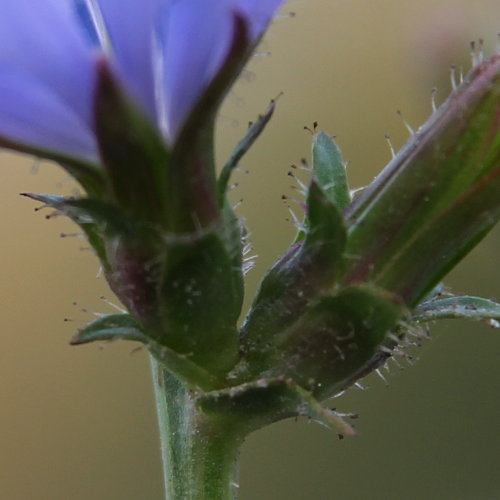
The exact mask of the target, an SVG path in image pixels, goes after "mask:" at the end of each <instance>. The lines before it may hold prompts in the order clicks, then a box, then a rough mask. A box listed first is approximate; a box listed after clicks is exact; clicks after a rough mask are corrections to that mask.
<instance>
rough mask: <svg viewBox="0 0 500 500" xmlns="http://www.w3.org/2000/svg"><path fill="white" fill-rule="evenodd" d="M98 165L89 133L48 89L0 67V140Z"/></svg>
mask: <svg viewBox="0 0 500 500" xmlns="http://www.w3.org/2000/svg"><path fill="white" fill-rule="evenodd" d="M1 139H6V140H10V141H12V142H15V143H18V144H21V145H24V146H29V147H33V148H35V149H38V150H40V151H50V152H57V153H59V154H61V155H65V156H69V157H74V158H80V159H83V160H87V161H90V162H92V163H95V164H98V160H97V158H98V153H97V146H96V144H95V139H94V135H93V133H92V131H91V130H90V129H89V127H88V126H87V125H86V124H85V123H84V122H83V121H82V120H81V117H80V116H78V115H77V114H76V113H75V112H74V111H73V110H72V109H71V108H69V107H68V106H67V105H66V103H65V102H63V101H62V100H61V98H60V96H58V95H57V94H56V93H55V92H54V91H53V90H52V89H51V88H50V87H48V86H46V85H44V84H42V83H40V82H39V81H38V80H36V79H35V78H33V77H32V76H31V75H30V74H29V73H26V72H24V71H19V70H15V69H6V68H5V67H0V140H1Z"/></svg>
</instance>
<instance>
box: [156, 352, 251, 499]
mask: <svg viewBox="0 0 500 500" xmlns="http://www.w3.org/2000/svg"><path fill="white" fill-rule="evenodd" d="M152 369H153V384H154V388H155V395H156V406H157V412H158V420H159V427H160V440H161V454H162V460H163V471H164V480H165V490H166V499H167V500H235V499H236V497H237V489H238V484H237V479H238V465H237V462H238V454H239V448H240V445H241V444H242V441H243V435H242V433H241V432H239V431H238V428H237V426H235V425H234V424H233V423H232V422H231V421H229V419H228V418H225V417H224V416H220V415H212V414H211V415H207V414H204V413H202V412H201V411H200V410H199V409H198V408H197V406H196V399H195V396H194V393H193V392H192V391H190V390H189V389H187V388H186V387H185V386H184V385H183V384H182V383H181V382H180V381H179V379H177V378H176V377H175V376H174V375H172V374H170V373H169V372H167V371H166V370H165V369H164V368H163V366H162V365H161V364H160V363H158V362H157V361H156V360H155V359H153V358H152Z"/></svg>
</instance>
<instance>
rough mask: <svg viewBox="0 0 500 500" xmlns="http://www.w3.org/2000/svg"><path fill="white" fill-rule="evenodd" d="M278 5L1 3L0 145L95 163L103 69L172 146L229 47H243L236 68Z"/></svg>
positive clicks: (245, 1) (165, 0)
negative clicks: (105, 67)
mask: <svg viewBox="0 0 500 500" xmlns="http://www.w3.org/2000/svg"><path fill="white" fill-rule="evenodd" d="M282 3H283V0H2V11H1V16H0V145H3V146H6V147H11V148H14V149H19V150H23V151H29V152H34V153H36V154H39V155H41V156H44V155H45V156H48V157H56V158H57V157H59V158H63V159H64V158H71V159H78V160H79V161H83V162H90V163H92V164H99V163H100V160H99V157H100V155H99V147H98V144H97V140H96V134H95V130H96V124H95V120H96V115H95V91H96V84H97V80H98V72H99V65H100V64H102V61H103V60H104V61H105V62H106V64H108V65H109V67H110V68H111V71H112V73H113V74H114V77H115V79H116V80H117V81H118V82H119V84H120V86H121V87H122V88H123V90H124V91H125V93H126V95H128V96H129V97H130V100H131V101H132V102H133V103H134V104H135V106H136V107H137V108H138V109H139V110H141V111H142V112H143V114H144V115H145V116H146V117H148V118H149V119H150V121H151V122H152V123H153V124H154V125H155V127H156V128H157V129H158V130H159V131H160V133H161V134H162V136H163V138H164V140H165V142H166V144H167V145H169V146H172V144H174V143H175V140H176V139H177V137H178V136H179V134H180V132H181V130H182V128H183V126H184V125H185V124H186V122H187V120H188V119H189V117H190V114H191V113H192V112H193V109H194V108H195V106H196V104H197V103H198V102H199V101H200V99H201V98H202V96H203V94H204V92H205V91H206V90H207V89H208V87H209V86H210V84H211V83H212V82H213V81H214V79H216V78H217V77H218V76H219V75H220V73H221V72H223V71H224V68H225V67H226V66H227V65H228V61H229V60H230V59H231V57H234V45H235V43H236V42H238V43H239V44H240V45H241V44H242V43H243V45H244V47H243V48H244V49H245V50H243V51H242V50H241V47H240V50H239V51H238V55H239V57H240V58H241V59H242V60H241V61H240V62H241V63H242V64H243V63H244V62H245V60H246V57H248V55H249V54H250V53H251V50H252V49H253V48H254V47H255V45H256V44H257V43H258V41H259V39H260V37H261V36H262V34H263V32H264V30H265V28H266V27H267V25H268V24H269V22H270V21H271V19H272V17H273V15H274V14H275V12H276V10H277V9H278V8H279V6H280V5H281V4H282ZM242 37H243V40H242ZM231 68H233V71H234V68H237V69H238V70H239V69H241V65H239V66H238V65H237V64H236V65H235V64H234V61H233V62H232V65H231ZM225 81H232V80H231V79H229V80H225ZM226 91H227V88H224V89H221V96H222V95H223V94H224V93H225V92H226ZM221 96H217V98H219V97H221Z"/></svg>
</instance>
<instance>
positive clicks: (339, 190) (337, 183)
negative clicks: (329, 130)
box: [312, 132, 351, 212]
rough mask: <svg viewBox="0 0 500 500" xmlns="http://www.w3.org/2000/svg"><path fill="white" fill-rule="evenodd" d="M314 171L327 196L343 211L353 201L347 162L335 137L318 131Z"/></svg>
mask: <svg viewBox="0 0 500 500" xmlns="http://www.w3.org/2000/svg"><path fill="white" fill-rule="evenodd" d="M312 158H313V172H314V175H315V177H316V179H317V181H318V184H319V185H320V186H321V187H322V188H323V190H324V192H325V193H326V196H327V197H328V198H329V199H330V201H332V202H333V204H334V205H335V206H336V207H337V208H338V209H339V211H340V212H343V211H344V210H345V209H346V208H347V207H348V206H349V204H350V203H351V194H350V190H349V183H348V180H347V173H346V162H345V161H344V159H343V158H342V153H341V151H340V149H339V147H338V146H337V144H336V143H335V141H334V139H333V137H331V136H329V135H328V134H326V133H325V132H317V133H315V134H314V137H313V145H312Z"/></svg>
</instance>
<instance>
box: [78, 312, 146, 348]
mask: <svg viewBox="0 0 500 500" xmlns="http://www.w3.org/2000/svg"><path fill="white" fill-rule="evenodd" d="M111 340H131V341H136V342H142V343H146V342H147V337H146V335H145V334H144V332H143V331H142V329H141V327H140V325H139V323H138V322H137V320H136V319H135V318H134V317H133V316H131V315H130V314H106V315H104V316H102V317H100V318H98V319H96V320H95V321H92V322H91V323H89V324H88V325H86V326H85V327H84V328H81V329H80V330H78V332H77V334H76V335H75V336H74V337H73V338H72V339H71V342H70V344H71V345H82V344H88V343H89V342H95V341H111Z"/></svg>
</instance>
